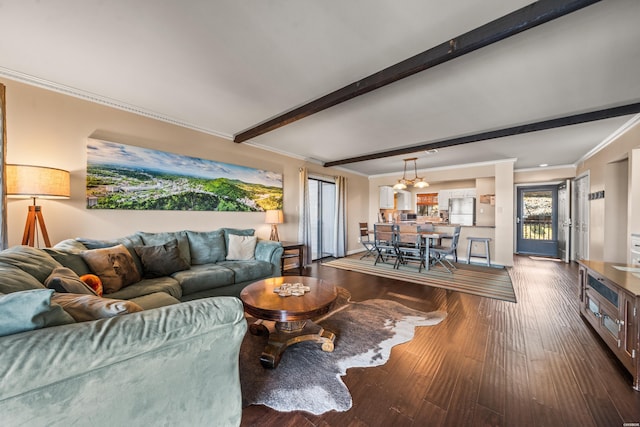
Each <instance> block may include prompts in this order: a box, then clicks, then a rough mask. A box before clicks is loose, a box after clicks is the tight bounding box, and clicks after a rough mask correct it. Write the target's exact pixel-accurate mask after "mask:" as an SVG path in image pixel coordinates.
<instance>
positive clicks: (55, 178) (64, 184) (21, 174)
mask: <svg viewBox="0 0 640 427" xmlns="http://www.w3.org/2000/svg"><path fill="white" fill-rule="evenodd" d="M5 170H6V173H7V197H12V198H31V199H33V205H31V206H29V210H28V212H27V222H26V224H25V226H24V234H23V235H22V244H23V245H29V246H34V244H35V241H36V238H37V233H38V226H40V232H41V233H42V239H43V240H44V244H45V246H46V247H50V246H51V241H50V240H49V233H47V227H46V226H45V224H44V217H43V216H42V208H41V207H40V206H38V205H36V199H37V198H42V199H68V198H69V197H70V196H71V188H70V187H71V185H70V179H69V172H68V171H65V170H62V169H55V168H48V167H44V166H29V165H11V164H8V165H6V167H5Z"/></svg>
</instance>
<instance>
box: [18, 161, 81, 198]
mask: <svg viewBox="0 0 640 427" xmlns="http://www.w3.org/2000/svg"><path fill="white" fill-rule="evenodd" d="M6 173H7V197H24V198H30V197H34V198H35V197H39V198H45V199H68V198H69V197H70V196H71V183H70V179H69V172H68V171H65V170H62V169H55V168H48V167H44V166H29V165H11V164H8V165H6Z"/></svg>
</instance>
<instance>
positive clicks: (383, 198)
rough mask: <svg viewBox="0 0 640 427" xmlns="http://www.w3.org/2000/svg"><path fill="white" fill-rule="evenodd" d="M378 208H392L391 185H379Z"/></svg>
mask: <svg viewBox="0 0 640 427" xmlns="http://www.w3.org/2000/svg"><path fill="white" fill-rule="evenodd" d="M380 209H393V187H390V186H388V185H383V186H381V187H380Z"/></svg>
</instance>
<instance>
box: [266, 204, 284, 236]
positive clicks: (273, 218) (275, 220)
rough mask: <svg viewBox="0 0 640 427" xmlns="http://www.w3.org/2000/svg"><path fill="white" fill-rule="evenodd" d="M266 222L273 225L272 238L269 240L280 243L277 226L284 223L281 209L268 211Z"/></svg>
mask: <svg viewBox="0 0 640 427" xmlns="http://www.w3.org/2000/svg"><path fill="white" fill-rule="evenodd" d="M264 222H266V223H267V224H271V236H269V240H274V241H276V242H279V241H280V237H278V225H277V224H282V223H283V222H284V216H283V215H282V211H281V210H279V209H273V210H268V211H267V214H266V216H265V220H264Z"/></svg>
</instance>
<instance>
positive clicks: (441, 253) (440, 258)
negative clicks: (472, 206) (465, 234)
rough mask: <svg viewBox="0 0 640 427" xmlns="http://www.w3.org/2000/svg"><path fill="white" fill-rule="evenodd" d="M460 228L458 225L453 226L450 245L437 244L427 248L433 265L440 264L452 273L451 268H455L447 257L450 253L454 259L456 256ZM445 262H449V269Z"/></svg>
mask: <svg viewBox="0 0 640 427" xmlns="http://www.w3.org/2000/svg"><path fill="white" fill-rule="evenodd" d="M460 229H461V227H460V226H456V227H455V228H454V230H453V235H452V237H451V244H450V245H448V246H443V245H438V246H433V247H431V248H430V249H429V254H430V257H431V258H432V259H433V260H434V265H435V264H440V265H442V266H443V267H444V269H445V270H447V271H448V272H449V273H452V271H451V269H453V270H455V269H456V268H457V267H456V266H455V265H454V264H453V263H452V262H451V261H449V259H448V258H447V257H448V256H449V255H451V256H452V257H453V258H454V259H456V258H457V256H456V252H457V250H458V241H459V240H460ZM445 262H446V263H447V264H449V267H451V269H449V267H447V265H446V264H445Z"/></svg>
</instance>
